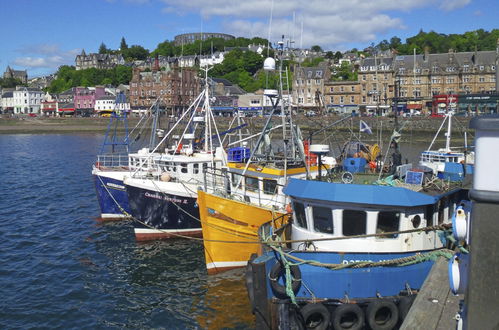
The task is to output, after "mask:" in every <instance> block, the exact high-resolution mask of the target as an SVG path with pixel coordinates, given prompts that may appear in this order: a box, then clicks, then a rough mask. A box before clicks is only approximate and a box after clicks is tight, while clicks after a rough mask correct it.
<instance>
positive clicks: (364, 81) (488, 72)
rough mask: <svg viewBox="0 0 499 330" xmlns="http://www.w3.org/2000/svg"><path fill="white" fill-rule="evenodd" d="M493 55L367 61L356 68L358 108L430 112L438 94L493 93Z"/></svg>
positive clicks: (405, 57) (424, 55)
mask: <svg viewBox="0 0 499 330" xmlns="http://www.w3.org/2000/svg"><path fill="white" fill-rule="evenodd" d="M496 58H497V54H496V52H495V51H475V52H459V53H456V52H454V51H453V50H452V49H451V50H449V52H448V53H443V54H429V53H428V52H426V53H425V54H414V55H399V56H393V57H390V58H377V59H375V58H366V59H364V60H363V61H362V62H361V63H360V66H359V82H360V84H361V86H362V87H361V99H362V101H361V105H362V106H364V107H365V108H366V109H369V108H376V107H380V104H381V105H382V106H385V105H386V106H390V104H392V101H394V98H396V99H397V101H398V105H399V109H401V110H406V111H407V110H410V109H415V110H426V111H428V110H429V109H431V103H432V97H433V96H434V95H438V94H471V93H490V92H495V91H496Z"/></svg>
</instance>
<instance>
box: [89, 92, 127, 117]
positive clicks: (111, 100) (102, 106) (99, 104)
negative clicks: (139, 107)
mask: <svg viewBox="0 0 499 330" xmlns="http://www.w3.org/2000/svg"><path fill="white" fill-rule="evenodd" d="M117 110H121V111H126V112H129V111H130V103H127V102H120V103H118V104H116V96H112V95H106V96H101V97H99V98H98V99H96V100H95V107H94V111H95V112H96V113H100V114H103V113H111V112H113V111H117Z"/></svg>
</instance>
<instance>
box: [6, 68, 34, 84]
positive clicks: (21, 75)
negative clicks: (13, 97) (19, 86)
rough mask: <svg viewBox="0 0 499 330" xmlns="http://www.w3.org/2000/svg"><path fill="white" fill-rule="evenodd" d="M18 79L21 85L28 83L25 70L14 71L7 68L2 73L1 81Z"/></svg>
mask: <svg viewBox="0 0 499 330" xmlns="http://www.w3.org/2000/svg"><path fill="white" fill-rule="evenodd" d="M9 78H13V79H19V80H20V81H21V82H22V83H23V84H26V83H28V71H27V70H14V69H12V68H11V67H10V66H7V68H6V69H5V72H4V73H3V79H9Z"/></svg>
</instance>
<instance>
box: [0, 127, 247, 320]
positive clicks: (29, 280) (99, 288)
mask: <svg viewBox="0 0 499 330" xmlns="http://www.w3.org/2000/svg"><path fill="white" fill-rule="evenodd" d="M102 140H103V136H102V135H92V134H89V135H84V134H83V135H0V187H1V188H0V192H1V193H0V260H1V261H0V262H1V263H0V297H1V298H0V328H2V329H13V328H16V329H17V328H23V329H26V328H64V329H66V328H94V329H97V328H165V329H183V328H213V329H218V328H222V327H225V328H251V327H253V326H254V325H253V316H252V315H251V312H250V307H249V302H248V299H247V294H246V290H245V288H244V281H243V279H242V275H243V271H241V270H238V271H234V272H229V273H225V274H221V275H215V276H208V275H207V274H206V270H205V265H204V255H203V250H202V246H201V245H200V244H199V243H198V242H193V241H186V240H171V241H163V242H155V243H150V244H137V243H136V242H135V240H134V236H133V230H132V225H131V223H130V222H127V221H123V222H115V223H98V222H97V221H96V220H95V218H96V217H97V216H98V215H99V208H98V203H97V200H96V197H95V190H94V187H93V181H92V176H91V173H90V171H91V165H92V163H93V161H94V159H95V155H96V154H97V152H98V151H99V148H100V144H101V142H102Z"/></svg>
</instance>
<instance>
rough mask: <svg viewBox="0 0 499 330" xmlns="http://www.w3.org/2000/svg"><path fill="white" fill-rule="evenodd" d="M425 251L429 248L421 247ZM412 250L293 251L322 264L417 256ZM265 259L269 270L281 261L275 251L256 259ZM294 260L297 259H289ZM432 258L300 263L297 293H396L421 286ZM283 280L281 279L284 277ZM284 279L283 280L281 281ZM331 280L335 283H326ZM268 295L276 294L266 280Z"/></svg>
mask: <svg viewBox="0 0 499 330" xmlns="http://www.w3.org/2000/svg"><path fill="white" fill-rule="evenodd" d="M419 252H426V251H419ZM416 253H417V252H410V253H343V252H320V251H306V252H293V253H292V255H293V256H295V257H298V258H300V259H304V260H314V261H317V262H320V263H322V264H342V265H343V264H348V263H352V262H356V261H373V262H377V261H385V260H391V259H398V258H407V257H411V256H414V255H415V254H416ZM262 261H263V262H265V268H266V269H267V270H268V271H269V272H270V270H271V269H272V267H274V265H275V264H276V263H277V262H278V260H277V259H276V258H275V254H274V252H266V253H265V254H263V255H262V256H261V257H259V258H257V259H255V262H262ZM289 261H291V262H293V263H296V262H298V261H295V260H291V259H290V260H289ZM432 266H433V261H425V262H420V263H416V264H413V265H408V266H399V267H396V266H395V267H366V268H343V269H337V270H331V269H328V268H325V267H318V266H312V265H309V264H303V265H300V266H299V268H300V272H301V280H302V283H304V284H306V285H302V286H301V287H300V289H299V290H298V292H297V293H296V297H297V298H303V299H311V298H312V296H311V294H310V292H313V293H314V294H315V297H316V298H324V299H333V300H341V299H344V298H345V297H348V298H349V299H362V298H375V297H377V296H383V297H387V296H397V295H399V294H400V292H401V291H404V290H405V289H407V287H409V288H411V289H420V288H421V286H422V285H423V282H424V280H425V279H426V277H427V275H428V273H429V272H430V269H431V267H432ZM281 281H282V279H281ZM282 283H283V281H282ZM324 283H331V284H333V285H324ZM267 288H268V291H267V292H268V293H269V296H268V298H272V297H274V292H273V289H272V287H271V285H270V282H269V281H267Z"/></svg>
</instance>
